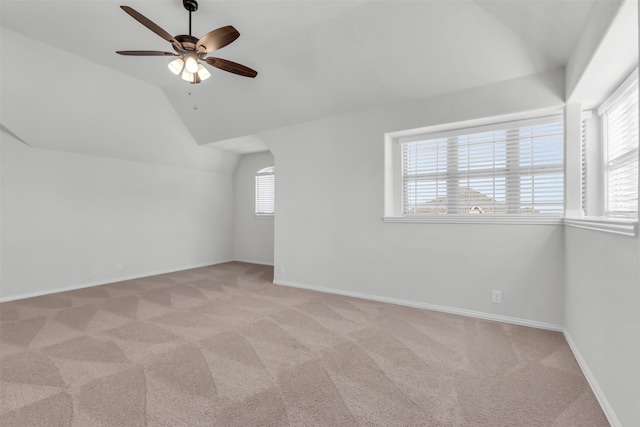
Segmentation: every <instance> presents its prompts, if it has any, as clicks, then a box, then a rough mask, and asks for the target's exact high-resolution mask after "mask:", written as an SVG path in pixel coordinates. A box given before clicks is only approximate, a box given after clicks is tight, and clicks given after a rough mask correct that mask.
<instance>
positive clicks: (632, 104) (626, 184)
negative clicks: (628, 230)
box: [598, 69, 638, 217]
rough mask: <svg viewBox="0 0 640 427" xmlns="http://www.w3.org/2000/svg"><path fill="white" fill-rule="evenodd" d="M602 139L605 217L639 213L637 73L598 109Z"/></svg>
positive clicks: (632, 215)
mask: <svg viewBox="0 0 640 427" xmlns="http://www.w3.org/2000/svg"><path fill="white" fill-rule="evenodd" d="M598 114H599V115H601V116H602V127H603V136H604V171H605V172H604V176H605V197H604V201H605V214H606V215H607V216H621V217H634V216H637V214H638V71H637V69H636V71H634V72H633V73H631V75H630V76H629V77H628V78H627V79H626V80H625V82H624V83H623V84H622V85H621V86H620V87H619V88H618V89H616V91H615V92H614V93H613V94H612V95H611V96H610V97H609V98H608V99H607V100H606V101H605V102H604V103H603V104H602V105H601V106H600V107H599V108H598Z"/></svg>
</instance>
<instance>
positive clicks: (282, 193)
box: [261, 70, 564, 327]
mask: <svg viewBox="0 0 640 427" xmlns="http://www.w3.org/2000/svg"><path fill="white" fill-rule="evenodd" d="M563 77H564V76H563V72H562V70H559V71H558V72H555V73H549V74H545V75H541V76H532V77H529V78H524V79H517V80H513V81H508V82H504V83H499V84H496V85H492V86H487V87H482V88H478V89H472V90H467V91H463V92H459V93H456V94H451V95H446V96H439V97H434V98H431V99H427V100H424V101H420V102H406V103H404V104H395V105H392V106H389V107H385V108H377V109H371V110H366V111H360V112H356V113H351V114H346V115H341V116H336V117H330V118H326V119H322V120H317V121H313V122H308V123H303V124H300V125H296V126H290V127H287V128H282V129H278V130H274V131H271V132H265V133H264V134H262V135H261V136H262V137H263V139H264V140H265V142H266V143H267V145H268V146H269V147H270V149H271V150H272V152H273V153H274V156H275V158H276V161H277V164H276V167H277V174H278V177H277V180H278V181H277V182H278V188H277V191H278V196H277V202H278V215H277V216H276V218H275V226H276V229H275V230H276V235H275V265H276V281H277V282H279V283H286V284H293V285H302V286H315V287H323V288H328V289H330V290H335V291H341V292H345V291H346V292H352V293H360V294H367V295H372V296H377V297H386V298H393V299H399V300H405V301H411V302H417V303H427V304H433V305H439V306H445V307H455V308H457V309H462V310H472V311H477V312H482V313H489V314H494V315H501V316H509V317H513V318H518V319H524V320H528V321H534V322H540V323H546V324H551V325H556V326H558V325H561V324H562V321H563V308H564V250H563V239H564V234H563V228H562V226H561V225H486V224H461V225H460V224H395V223H394V224H392V223H384V222H383V221H382V216H383V207H384V200H383V188H384V168H385V165H384V134H385V133H386V132H392V131H398V130H402V129H411V128H416V127H423V126H428V125H432V124H443V123H452V122H457V121H463V120H471V119H479V118H484V117H492V116H499V115H501V114H507V113H514V112H519V111H530V110H536V109H541V108H548V107H560V106H561V105H562V98H561V97H562V93H563V90H564V88H563V86H562V81H563ZM282 268H283V269H282ZM283 271H284V272H283ZM493 289H499V290H502V292H503V304H501V305H496V304H492V303H491V290H493ZM558 327H560V326H558Z"/></svg>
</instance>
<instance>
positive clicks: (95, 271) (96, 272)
mask: <svg viewBox="0 0 640 427" xmlns="http://www.w3.org/2000/svg"><path fill="white" fill-rule="evenodd" d="M93 274H100V267H98V266H97V265H94V266H93Z"/></svg>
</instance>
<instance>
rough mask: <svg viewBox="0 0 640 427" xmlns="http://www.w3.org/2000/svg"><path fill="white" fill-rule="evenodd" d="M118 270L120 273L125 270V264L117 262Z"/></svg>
mask: <svg viewBox="0 0 640 427" xmlns="http://www.w3.org/2000/svg"><path fill="white" fill-rule="evenodd" d="M116 270H118V271H122V270H124V264H123V263H122V261H120V262H116Z"/></svg>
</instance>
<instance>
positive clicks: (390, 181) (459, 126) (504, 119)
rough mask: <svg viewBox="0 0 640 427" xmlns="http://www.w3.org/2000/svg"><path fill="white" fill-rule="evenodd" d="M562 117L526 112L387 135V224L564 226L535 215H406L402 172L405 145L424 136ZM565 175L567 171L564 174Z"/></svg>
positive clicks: (552, 112) (549, 217)
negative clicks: (549, 117) (403, 144)
mask: <svg viewBox="0 0 640 427" xmlns="http://www.w3.org/2000/svg"><path fill="white" fill-rule="evenodd" d="M548 116H554V117H557V118H559V117H562V111H561V110H558V109H546V110H540V111H537V112H534V113H532V112H523V113H517V114H510V115H503V116H495V117H490V118H483V119H478V120H469V121H464V122H457V123H449V124H445V125H436V126H430V127H427V128H421V129H414V130H408V131H400V132H391V133H387V134H385V206H384V216H383V221H384V222H391V223H393V222H398V223H434V224H437V223H449V224H459V223H463V224H464V223H481V224H562V222H563V217H562V215H547V214H543V215H533V214H491V215H469V214H464V213H463V214H431V215H405V214H404V212H403V185H404V182H403V171H402V148H401V144H402V143H407V142H410V141H412V140H420V139H422V140H424V139H425V138H424V135H429V138H430V139H432V138H437V137H447V136H451V135H454V134H455V135H465V131H467V130H472V131H474V130H475V129H476V128H482V129H483V131H484V130H490V129H501V128H502V129H504V126H505V124H509V122H522V123H523V125H522V126H521V127H526V126H525V123H526V122H531V123H534V122H536V121H540V120H544V118H545V117H548ZM562 172H563V173H564V168H563V170H562Z"/></svg>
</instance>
